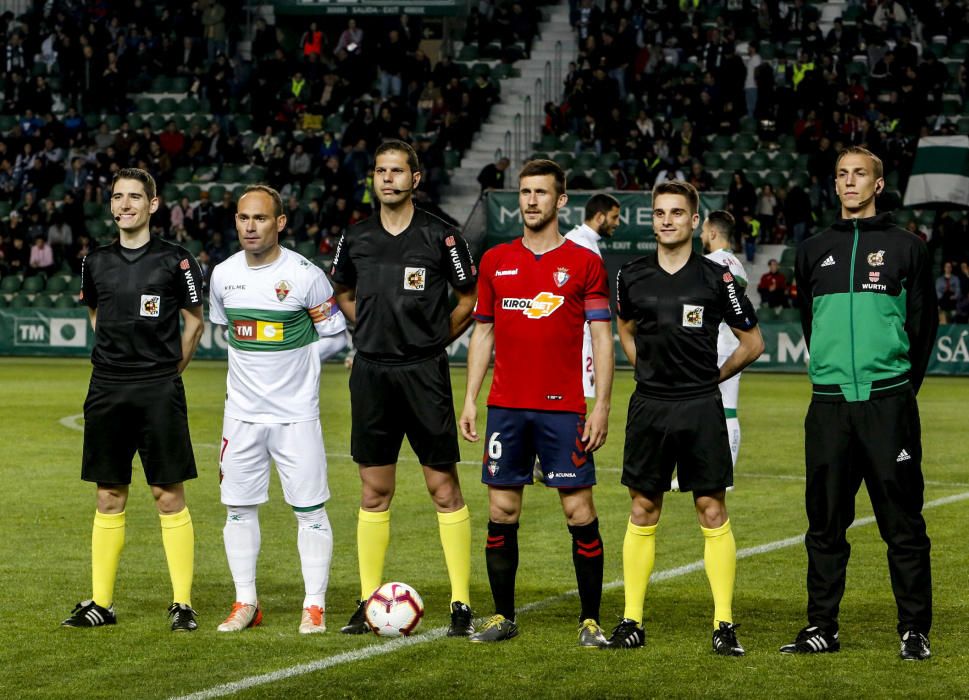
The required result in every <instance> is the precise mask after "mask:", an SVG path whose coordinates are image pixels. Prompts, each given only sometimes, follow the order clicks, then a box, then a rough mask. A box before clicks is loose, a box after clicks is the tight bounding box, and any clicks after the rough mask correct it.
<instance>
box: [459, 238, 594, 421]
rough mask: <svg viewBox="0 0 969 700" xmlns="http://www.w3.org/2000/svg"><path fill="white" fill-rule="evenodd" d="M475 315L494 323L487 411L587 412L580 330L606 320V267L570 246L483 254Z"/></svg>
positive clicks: (515, 246) (511, 247)
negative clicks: (489, 408) (491, 408)
mask: <svg viewBox="0 0 969 700" xmlns="http://www.w3.org/2000/svg"><path fill="white" fill-rule="evenodd" d="M474 318H475V320H476V321H478V322H479V323H493V324H494V339H495V369H494V377H493V379H492V383H491V393H490V394H489V395H488V405H489V406H501V407H504V408H524V409H530V410H539V411H570V412H575V413H582V414H584V413H585V408H586V407H585V397H584V395H583V392H582V373H581V371H580V370H581V368H582V329H583V327H584V325H585V322H586V321H606V322H608V321H609V320H610V318H611V314H610V311H609V287H608V283H607V282H606V268H605V265H603V263H602V260H601V259H600V258H599V257H598V256H597V255H596V254H595V253H593V252H591V251H589V250H586V249H585V248H583V247H582V246H580V245H576V244H575V243H573V242H572V241H569V240H563V243H562V245H560V246H559V247H558V248H555V249H554V250H550V251H549V252H547V253H544V254H542V255H535V254H534V253H532V252H531V251H530V250H528V249H527V248H526V247H525V246H524V245H523V243H522V239H520V238H519V239H516V240H514V241H511V242H509V243H503V244H501V245H498V246H495V247H494V248H492V249H490V250H489V251H487V252H486V253H485V254H484V257H483V258H482V259H481V267H480V270H479V274H478V303H477V306H476V307H475V310H474Z"/></svg>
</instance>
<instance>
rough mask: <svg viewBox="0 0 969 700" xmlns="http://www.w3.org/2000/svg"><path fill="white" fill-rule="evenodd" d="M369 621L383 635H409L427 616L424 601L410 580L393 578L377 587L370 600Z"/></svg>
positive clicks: (367, 611) (371, 627) (368, 602)
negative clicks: (395, 579) (404, 581)
mask: <svg viewBox="0 0 969 700" xmlns="http://www.w3.org/2000/svg"><path fill="white" fill-rule="evenodd" d="M366 614H367V624H368V625H369V626H370V629H372V630H373V631H374V634H376V635H378V636H380V637H406V636H408V635H410V634H413V633H414V630H416V629H417V627H418V626H419V625H420V624H421V618H422V617H424V601H422V600H421V597H420V596H419V595H418V594H417V591H415V590H414V589H413V588H411V587H410V586H408V585H407V584H406V583H400V582H398V581H393V582H391V583H385V584H384V585H382V586H381V587H380V588H378V589H377V590H375V591H374V592H373V593H372V594H371V596H370V598H369V599H368V600H367V608H366Z"/></svg>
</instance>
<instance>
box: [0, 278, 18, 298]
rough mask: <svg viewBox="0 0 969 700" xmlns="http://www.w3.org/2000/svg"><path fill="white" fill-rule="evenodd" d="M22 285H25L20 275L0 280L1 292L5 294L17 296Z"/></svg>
mask: <svg viewBox="0 0 969 700" xmlns="http://www.w3.org/2000/svg"><path fill="white" fill-rule="evenodd" d="M21 284H23V279H22V278H21V277H20V275H8V276H7V277H4V278H3V279H2V280H0V292H2V293H3V294H15V293H16V292H19V291H20V285H21Z"/></svg>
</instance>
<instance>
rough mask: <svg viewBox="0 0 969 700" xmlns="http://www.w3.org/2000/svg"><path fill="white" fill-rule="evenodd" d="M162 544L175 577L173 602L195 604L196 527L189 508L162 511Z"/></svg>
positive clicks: (169, 572)
mask: <svg viewBox="0 0 969 700" xmlns="http://www.w3.org/2000/svg"><path fill="white" fill-rule="evenodd" d="M158 517H159V519H160V520H161V528H162V544H163V545H164V546H165V558H166V559H168V575H169V576H170V577H171V579H172V601H173V602H175V603H184V604H185V605H189V606H190V605H191V604H192V577H193V576H194V574H195V528H194V527H193V526H192V516H191V514H190V513H189V512H188V508H187V507H186V508H184V509H183V510H181V511H180V512H178V513H170V514H166V513H159V514H158Z"/></svg>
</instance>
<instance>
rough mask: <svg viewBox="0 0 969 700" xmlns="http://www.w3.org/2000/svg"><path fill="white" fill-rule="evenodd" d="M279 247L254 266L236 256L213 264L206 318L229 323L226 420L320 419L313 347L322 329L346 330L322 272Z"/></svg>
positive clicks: (317, 369)
mask: <svg viewBox="0 0 969 700" xmlns="http://www.w3.org/2000/svg"><path fill="white" fill-rule="evenodd" d="M280 250H281V253H280V256H279V257H278V258H276V260H274V261H273V262H271V263H270V264H268V265H264V266H262V267H255V268H253V267H249V266H248V265H247V264H246V257H245V253H244V252H242V251H240V252H238V253H236V254H235V255H233V256H231V257H230V258H228V259H227V260H225V261H224V262H222V263H220V264H219V265H216V266H215V268H214V269H213V270H212V279H211V281H210V283H209V320H210V321H211V322H212V323H214V324H218V325H222V326H228V341H229V374H228V378H227V379H226V399H225V415H226V416H229V417H230V418H235V419H237V420H242V421H247V422H250V423H295V422H300V421H306V420H316V419H317V418H319V415H320V405H319V403H320V399H319V396H320V358H319V355H318V353H317V350H316V347H315V344H316V342H317V341H318V340H319V337H320V333H321V332H324V331H323V328H322V327H321V326H324V325H326V324H328V323H334V322H337V321H339V322H340V324H341V328H342V327H344V326H343V324H344V322H343V318H342V315H341V314H340V311H339V309H338V307H337V306H336V303H335V301H334V300H333V288H332V287H331V286H330V282H329V281H328V280H327V279H326V275H324V274H323V271H322V270H321V269H320V268H318V267H317V266H316V265H314V264H313V263H311V262H310V261H309V260H307V259H306V258H304V257H303V256H302V255H300V254H299V253H296V252H294V251H292V250H289V249H287V248H281V249H280ZM337 317H339V318H337ZM318 329H319V332H318ZM324 334H325V333H324Z"/></svg>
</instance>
